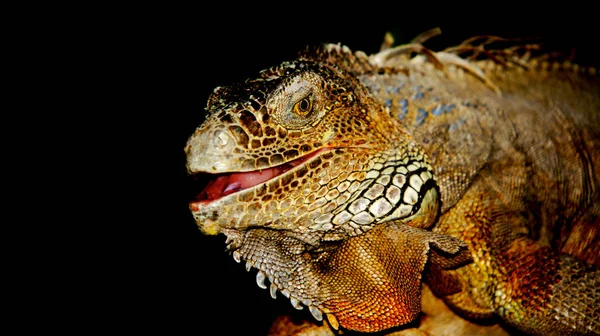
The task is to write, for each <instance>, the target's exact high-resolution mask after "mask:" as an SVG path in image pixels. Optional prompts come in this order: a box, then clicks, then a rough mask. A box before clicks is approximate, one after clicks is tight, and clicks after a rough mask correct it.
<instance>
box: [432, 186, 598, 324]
mask: <svg viewBox="0 0 600 336" xmlns="http://www.w3.org/2000/svg"><path fill="white" fill-rule="evenodd" d="M504 196H506V195H504ZM515 209H519V206H516V205H515V204H511V202H510V200H507V199H506V198H505V197H503V195H501V194H500V193H497V194H495V193H494V191H492V190H491V189H490V188H489V185H486V184H485V182H484V181H483V180H479V181H477V182H476V183H475V184H474V185H473V186H472V187H471V190H470V192H468V193H467V194H466V195H465V197H463V199H462V200H461V201H460V202H459V203H458V204H457V205H456V206H455V207H454V208H452V209H451V210H450V211H449V212H448V213H446V214H445V215H444V216H442V218H441V219H440V223H439V225H438V226H437V227H436V229H435V231H436V232H438V233H442V234H447V235H451V236H455V237H457V238H460V239H461V240H463V241H465V242H467V243H468V245H469V249H470V251H471V253H472V256H473V260H474V262H473V263H472V264H470V265H467V266H465V267H462V268H459V269H457V270H453V271H444V272H445V273H446V276H448V275H450V276H453V277H454V278H455V279H458V281H459V282H460V283H461V287H462V288H463V291H461V292H460V293H457V294H453V295H448V296H446V297H445V300H446V301H447V302H448V303H449V304H450V305H451V306H453V307H454V308H455V309H457V310H458V311H461V312H462V313H463V314H465V315H470V316H473V317H482V316H485V315H487V314H489V313H495V314H498V315H499V316H500V317H502V319H503V320H504V321H506V322H507V323H508V324H510V325H513V326H516V327H518V328H519V329H520V330H524V331H528V332H531V333H533V334H541V335H565V334H568V335H579V334H585V335H589V334H600V307H599V306H600V291H599V290H598V288H599V285H600V272H599V271H598V270H597V268H596V267H595V266H593V265H589V264H586V263H585V262H582V261H580V260H579V259H576V258H574V257H571V256H569V255H567V254H561V253H560V252H558V251H555V250H553V249H551V248H550V247H549V246H545V245H542V244H540V243H538V242H536V241H534V240H532V239H530V238H527V235H526V234H527V230H526V227H527V226H526V225H525V224H524V223H523V222H525V221H526V219H525V218H522V215H521V214H520V212H518V211H514V210H515ZM583 218H585V219H588V220H594V218H596V219H597V217H596V216H583ZM586 225H587V226H588V227H594V228H595V227H597V226H598V223H597V222H589V223H586ZM596 240H597V239H596ZM434 288H435V286H434Z"/></svg>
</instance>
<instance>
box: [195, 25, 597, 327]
mask: <svg viewBox="0 0 600 336" xmlns="http://www.w3.org/2000/svg"><path fill="white" fill-rule="evenodd" d="M431 35H432V34H430V33H427V34H425V35H422V36H419V37H417V38H416V39H415V40H414V41H413V42H412V43H410V44H407V45H401V46H397V47H392V46H391V43H393V42H390V40H389V39H388V40H386V41H387V42H385V43H384V45H383V47H382V50H381V51H380V52H379V53H376V54H372V55H366V54H365V53H364V52H361V51H356V52H354V51H351V50H350V49H349V48H347V47H346V46H342V45H340V44H323V45H319V46H316V47H308V48H306V49H305V50H304V51H302V52H300V53H299V55H298V58H297V59H294V60H291V61H285V62H283V63H281V64H279V65H276V66H273V67H271V68H268V69H265V70H263V71H261V72H260V73H259V74H258V75H257V77H256V78H252V79H247V80H245V81H243V82H240V83H237V84H233V85H230V86H224V87H217V88H216V89H215V90H214V92H213V93H212V94H211V96H210V97H209V99H208V102H207V105H206V111H207V117H206V119H205V121H204V122H203V123H202V124H201V125H200V126H199V127H198V128H197V129H196V131H195V132H194V133H193V134H192V135H191V136H190V138H189V140H188V142H187V144H186V146H185V152H186V155H187V169H188V172H189V173H190V174H191V175H192V176H193V177H195V178H197V179H199V180H204V181H208V182H207V183H206V185H205V186H204V187H203V188H202V189H199V193H198V194H197V196H196V197H195V198H194V199H193V200H192V201H191V202H190V209H191V212H192V214H193V217H194V218H195V221H196V222H197V224H198V226H199V228H200V230H201V231H202V232H203V233H204V234H207V235H216V234H224V235H225V236H226V237H227V241H226V244H227V250H228V251H229V252H230V253H231V255H232V256H233V258H234V259H235V261H237V262H242V261H243V262H245V264H246V267H247V268H248V269H251V268H256V269H258V271H257V273H256V281H257V283H258V286H260V287H262V288H269V291H270V294H271V296H273V297H274V298H275V297H276V296H277V292H280V293H281V294H282V295H283V296H285V297H286V298H288V299H289V300H290V301H291V304H292V305H293V306H294V307H296V308H298V309H302V308H303V307H307V308H308V310H309V311H310V312H311V313H312V315H313V316H314V318H315V320H316V321H315V323H316V324H317V329H319V328H320V329H319V330H321V331H323V330H325V329H327V330H329V328H332V329H333V330H339V331H338V332H343V331H356V332H377V331H382V332H392V331H397V330H398V328H399V326H403V325H406V324H408V323H411V322H412V323H411V324H410V325H411V326H413V327H415V328H419V323H418V321H417V322H416V324H415V321H416V320H418V319H419V318H420V316H422V315H420V312H421V291H422V288H423V285H424V284H426V286H427V288H430V289H431V291H432V292H433V293H434V294H435V295H436V296H437V297H439V298H441V299H442V300H443V302H444V303H445V304H447V305H448V306H449V307H451V309H452V311H453V312H456V313H457V314H458V315H460V316H461V317H464V318H468V319H479V318H486V317H491V316H497V317H499V318H500V319H501V320H502V323H503V324H505V325H506V326H508V327H509V329H507V330H509V332H523V333H528V334H538V335H567V334H568V335H597V334H600V271H599V270H598V266H599V263H600V242H599V236H600V232H599V231H600V191H599V187H600V79H599V77H600V76H598V73H597V72H596V69H594V68H585V67H580V66H577V65H575V64H571V63H569V62H558V61H552V60H551V59H550V58H548V57H547V54H542V53H537V52H536V50H535V49H536V46H535V45H527V44H515V46H513V47H506V48H502V49H493V48H492V47H491V46H492V45H493V42H498V41H502V39H500V38H497V37H492V36H486V37H480V38H473V39H469V40H466V41H465V42H463V43H462V44H460V45H459V46H457V47H453V48H448V49H446V50H443V51H440V52H434V51H432V50H429V49H427V48H425V47H424V46H423V42H424V41H425V40H426V39H427V38H428V37H430V36H431ZM467 52H468V53H467ZM465 53H467V54H465ZM482 56H483V57H482ZM545 57H546V58H545ZM267 280H268V286H267V283H266V281H267ZM322 320H326V321H327V323H322V324H319V323H318V322H317V321H322ZM278 328H279V329H278ZM284 328H285V326H284ZM400 328H401V327H400ZM275 329H278V330H279V331H278V332H281V326H280V327H277V328H275ZM284 332H285V331H284ZM284 332H281V333H284ZM330 333H331V332H330ZM306 334H310V332H306ZM315 334H317V333H316V332H315Z"/></svg>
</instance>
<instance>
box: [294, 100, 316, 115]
mask: <svg viewBox="0 0 600 336" xmlns="http://www.w3.org/2000/svg"><path fill="white" fill-rule="evenodd" d="M293 109H294V113H296V114H297V115H299V116H302V117H306V116H307V115H308V114H309V113H310V112H311V111H312V99H311V97H310V96H307V97H304V98H302V99H300V100H299V101H298V102H296V104H294V108H293Z"/></svg>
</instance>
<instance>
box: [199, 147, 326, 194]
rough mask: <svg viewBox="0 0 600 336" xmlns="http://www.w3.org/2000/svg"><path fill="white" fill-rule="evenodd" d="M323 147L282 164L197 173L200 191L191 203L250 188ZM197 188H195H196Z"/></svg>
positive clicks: (302, 161) (295, 164) (273, 176)
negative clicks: (227, 171)
mask: <svg viewBox="0 0 600 336" xmlns="http://www.w3.org/2000/svg"><path fill="white" fill-rule="evenodd" d="M323 150H324V149H321V150H318V151H315V152H313V153H310V154H308V155H304V156H302V157H299V158H297V159H295V160H293V161H290V162H286V163H284V164H281V165H278V166H275V167H270V168H263V169H259V170H253V171H248V172H231V173H221V174H209V173H198V174H195V175H194V176H193V178H194V180H195V184H200V185H201V186H200V187H199V189H200V190H201V191H200V193H198V194H196V195H195V196H194V197H193V200H192V203H195V202H200V203H210V202H212V201H214V200H217V199H219V198H221V197H225V196H227V195H230V194H233V193H236V192H239V191H242V190H245V189H249V188H252V187H254V186H257V185H259V184H261V183H265V182H267V181H269V180H271V179H273V178H275V177H277V176H279V175H281V174H283V173H285V172H287V171H289V170H290V169H292V168H294V167H296V166H298V165H301V164H302V163H304V162H306V161H307V160H309V159H310V158H312V157H314V156H316V155H317V154H318V153H320V152H321V151H323ZM196 190H197V189H196Z"/></svg>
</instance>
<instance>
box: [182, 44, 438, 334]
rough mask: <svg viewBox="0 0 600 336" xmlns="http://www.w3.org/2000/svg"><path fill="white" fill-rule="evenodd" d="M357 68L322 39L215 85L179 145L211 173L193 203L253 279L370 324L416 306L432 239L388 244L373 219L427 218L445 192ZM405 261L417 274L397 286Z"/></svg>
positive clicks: (392, 239)
mask: <svg viewBox="0 0 600 336" xmlns="http://www.w3.org/2000/svg"><path fill="white" fill-rule="evenodd" d="M365 71H375V70H374V69H372V68H371V66H370V65H369V63H368V60H367V58H366V57H365V56H364V54H362V55H361V54H353V53H351V52H350V51H349V50H347V48H340V47H339V46H337V45H326V46H322V47H320V48H317V49H314V50H309V51H307V52H305V53H303V54H301V55H300V57H299V58H298V59H297V60H294V61H290V62H284V63H282V64H280V65H279V66H275V67H272V68H270V69H267V70H264V71H262V72H260V73H259V75H258V77H257V78H254V79H249V80H246V81H245V82H242V83H238V84H236V85H231V86H227V87H219V88H217V89H215V91H214V93H213V94H212V95H211V96H210V98H209V100H208V104H207V108H206V109H207V112H208V115H207V118H206V120H205V122H204V123H203V124H202V125H200V127H198V129H197V130H196V131H195V133H194V134H193V135H192V136H191V137H190V139H189V141H188V143H187V145H186V147H185V151H186V153H187V158H188V159H187V168H188V171H189V173H190V174H192V175H193V176H195V177H198V178H200V179H203V180H205V181H208V183H207V185H206V186H204V187H203V188H202V189H200V190H198V194H197V196H196V198H195V199H194V200H193V201H192V202H191V203H190V209H191V211H192V213H193V215H194V218H195V220H196V222H197V224H198V226H199V227H200V229H201V230H202V231H203V232H204V233H205V234H218V233H223V234H225V235H226V236H227V242H228V249H229V251H231V253H232V254H233V257H234V258H235V259H236V261H238V262H239V261H241V260H245V261H246V263H247V267H256V268H258V269H259V271H258V274H257V282H258V284H259V286H261V287H265V288H266V285H265V284H264V280H265V279H268V280H269V281H270V283H271V294H272V295H273V296H274V297H275V293H276V292H277V291H281V292H282V293H283V294H284V295H285V296H287V297H289V298H290V300H291V301H292V304H293V305H294V306H296V307H298V308H301V307H302V306H301V305H300V303H302V304H304V305H305V306H308V307H309V309H310V311H311V313H313V315H314V316H315V318H317V319H319V320H320V319H322V314H323V313H325V314H327V316H328V317H329V321H330V322H331V323H332V325H333V326H334V327H335V326H336V324H337V323H339V324H341V326H342V327H346V328H348V329H353V330H361V331H376V330H381V329H385V328H389V327H392V326H395V325H399V324H402V323H406V322H409V321H410V320H412V319H413V318H414V317H415V316H416V314H417V313H418V312H419V302H418V300H419V295H418V291H419V288H420V287H419V285H420V282H419V280H420V272H421V271H422V269H423V267H424V264H425V261H426V260H427V259H426V254H427V253H426V252H427V251H428V249H429V243H430V242H433V240H431V239H430V238H426V239H425V238H423V239H421V241H420V242H419V243H415V244H414V245H415V246H416V247H412V246H403V245H398V246H388V245H395V244H396V245H397V244H399V242H398V239H401V238H400V237H403V234H400V233H398V232H396V231H394V232H392V231H389V230H391V229H389V225H385V224H381V223H391V222H392V221H395V220H396V221H397V222H394V223H409V224H410V225H411V226H412V227H420V228H425V227H428V226H430V225H431V224H432V223H433V221H434V220H435V218H436V216H437V215H438V209H439V200H438V190H437V186H436V183H435V179H434V178H433V176H432V168H431V167H430V165H429V164H428V163H427V158H426V156H425V155H424V153H423V152H422V151H421V150H420V149H419V147H418V146H417V144H416V143H415V141H413V139H412V138H411V137H410V135H409V134H408V133H407V132H406V131H405V129H404V128H403V127H402V125H401V124H400V123H399V122H398V121H397V120H396V119H395V118H393V117H391V116H390V114H389V110H388V109H387V108H386V107H385V106H383V105H382V104H380V103H379V102H377V101H376V100H375V99H374V98H373V97H372V96H371V95H370V94H369V91H368V90H367V89H366V88H365V87H364V86H363V85H361V83H360V82H359V80H358V79H357V77H356V74H357V73H360V72H365ZM378 224H380V225H378ZM371 230H372V231H373V232H371ZM428 239H430V240H428ZM403 253H404V255H406V256H407V258H409V259H411V258H412V259H411V260H410V262H408V261H407V262H401V261H399V260H400V259H398V254H400V255H402V254H403ZM409 254H410V256H414V258H413V257H408V255H409ZM423 258H425V259H423ZM396 259H398V260H396ZM413 261H414V262H415V263H416V264H417V265H416V266H415V269H412V268H411V267H412V266H410V264H411V262H413ZM366 264H369V265H366ZM407 265H408V266H407ZM397 267H401V268H402V267H404V268H403V269H401V270H400V271H398V272H396V273H400V274H388V273H390V272H391V270H397ZM407 267H408V268H407ZM403 272H404V273H407V272H414V273H415V274H417V275H415V276H414V277H411V279H410V281H404V282H405V283H404V285H401V284H400V283H402V282H403V280H402V279H401V278H400V277H401V276H402V275H401V274H402V273H403ZM402 286H404V288H403V289H402V293H401V295H399V294H398V292H399V289H398V287H400V288H401V287H402ZM408 288H409V289H410V290H409V289H408ZM409 296H413V297H409ZM403 300H404V301H405V302H401V301H403ZM377 306H381V307H377ZM415 306H416V307H415ZM394 315H395V316H394Z"/></svg>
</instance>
